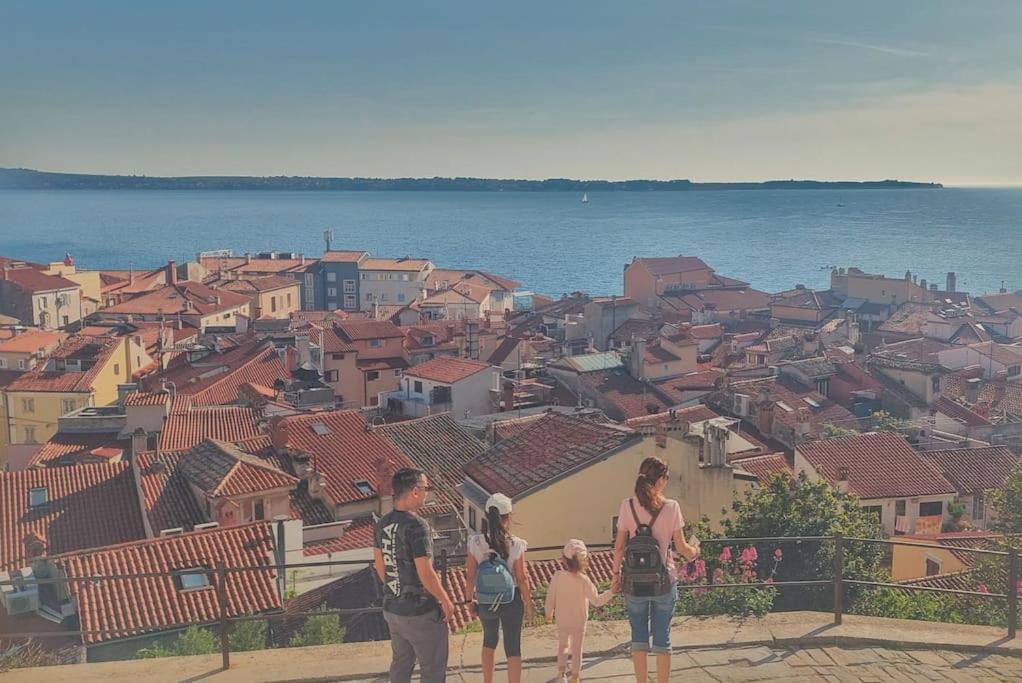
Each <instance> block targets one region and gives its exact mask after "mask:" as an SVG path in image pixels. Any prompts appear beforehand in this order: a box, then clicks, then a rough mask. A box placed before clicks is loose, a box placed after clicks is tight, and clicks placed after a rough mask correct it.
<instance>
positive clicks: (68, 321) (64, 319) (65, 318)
mask: <svg viewBox="0 0 1022 683" xmlns="http://www.w3.org/2000/svg"><path fill="white" fill-rule="evenodd" d="M61 318H62V320H63V321H64V323H63V325H64V327H67V326H68V324H69V323H70V322H71V320H70V319H69V318H68V317H67V316H66V315H65V316H61Z"/></svg>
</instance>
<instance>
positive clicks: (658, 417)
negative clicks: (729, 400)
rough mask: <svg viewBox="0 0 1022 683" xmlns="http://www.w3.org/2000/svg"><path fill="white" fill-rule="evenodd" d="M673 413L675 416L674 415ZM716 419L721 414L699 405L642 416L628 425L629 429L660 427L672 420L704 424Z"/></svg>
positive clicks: (635, 418)
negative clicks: (659, 425) (650, 426)
mask: <svg viewBox="0 0 1022 683" xmlns="http://www.w3.org/2000/svg"><path fill="white" fill-rule="evenodd" d="M672 413H673V414H672ZM715 417H720V413H718V412H717V411H715V410H713V409H712V408H710V407H709V406H705V405H697V406H689V407H688V408H678V409H675V410H670V411H667V412H663V413H657V414H655V415H642V416H640V417H633V418H632V419H630V420H628V422H627V423H626V424H627V425H628V426H629V427H645V426H649V425H658V424H660V423H662V422H670V421H672V420H678V421H681V422H689V423H691V422H703V421H705V420H712V419H713V418H715Z"/></svg>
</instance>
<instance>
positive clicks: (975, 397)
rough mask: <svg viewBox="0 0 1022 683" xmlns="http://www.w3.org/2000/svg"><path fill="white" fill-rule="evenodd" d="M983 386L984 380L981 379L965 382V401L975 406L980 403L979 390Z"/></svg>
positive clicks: (976, 378)
mask: <svg viewBox="0 0 1022 683" xmlns="http://www.w3.org/2000/svg"><path fill="white" fill-rule="evenodd" d="M982 386H983V380H982V379H980V378H979V377H973V378H972V379H967V380H965V400H966V401H968V402H969V403H970V404H972V405H975V404H976V402H977V401H979V390H980V387H982Z"/></svg>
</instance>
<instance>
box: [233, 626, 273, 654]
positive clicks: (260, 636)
mask: <svg viewBox="0 0 1022 683" xmlns="http://www.w3.org/2000/svg"><path fill="white" fill-rule="evenodd" d="M264 649H266V622H265V621H242V622H239V623H237V624H235V625H234V628H233V629H231V650H233V651H235V652H248V651H249V650H264Z"/></svg>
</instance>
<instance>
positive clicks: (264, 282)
mask: <svg viewBox="0 0 1022 683" xmlns="http://www.w3.org/2000/svg"><path fill="white" fill-rule="evenodd" d="M299 286H300V283H299V282H298V280H295V279H294V278H292V277H284V276H283V275H266V276H263V277H250V278H238V279H235V280H226V281H224V282H223V283H221V284H220V286H219V289H228V290H230V291H232V292H237V293H239V294H251V293H261V292H275V291H277V290H279V289H287V288H289V287H299Z"/></svg>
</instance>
